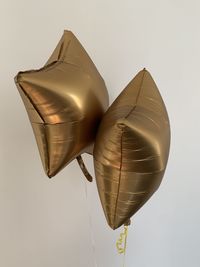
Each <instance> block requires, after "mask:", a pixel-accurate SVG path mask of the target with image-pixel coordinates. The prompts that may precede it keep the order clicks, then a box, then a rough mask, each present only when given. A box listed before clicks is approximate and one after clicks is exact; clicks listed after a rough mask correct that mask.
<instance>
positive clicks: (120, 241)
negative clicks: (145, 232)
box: [116, 225, 128, 255]
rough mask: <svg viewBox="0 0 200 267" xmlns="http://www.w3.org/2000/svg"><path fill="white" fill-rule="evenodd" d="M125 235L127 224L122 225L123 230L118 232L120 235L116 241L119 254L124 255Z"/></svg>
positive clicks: (126, 233) (126, 234)
mask: <svg viewBox="0 0 200 267" xmlns="http://www.w3.org/2000/svg"><path fill="white" fill-rule="evenodd" d="M127 236H128V226H127V225H124V231H123V232H122V233H121V234H120V237H119V239H118V240H117V242H116V247H117V251H118V253H119V254H124V255H125V253H126V244H127Z"/></svg>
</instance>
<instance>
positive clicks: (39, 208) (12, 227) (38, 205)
mask: <svg viewBox="0 0 200 267" xmlns="http://www.w3.org/2000/svg"><path fill="white" fill-rule="evenodd" d="M199 25H200V2H199V1H195V0H190V1H189V0H187V1H186V0H165V1H163V0H151V1H148V0H147V1H142V0H140V1H134V0H132V1H131V0H129V1H128V0H124V1H121V0H120V1H119V0H115V1H114V0H112V1H111V0H107V1H106V0H99V1H98V0H96V1H92V0H84V1H83V0H79V1H78V0H73V1H68V0H57V1H51V0H34V1H30V0H5V1H2V0H0V101H1V104H0V123H1V128H0V266H1V267H66V266H67V267H94V266H95V263H94V258H96V261H97V264H98V267H118V266H119V267H121V266H122V257H120V256H119V255H118V254H117V253H116V250H115V241H116V239H117V237H118V234H119V231H113V230H111V229H110V228H109V227H108V226H107V224H106V222H105V219H104V215H103V212H102V208H101V206H100V201H99V198H98V195H97V190H96V185H95V183H93V184H88V183H87V190H88V200H86V196H85V181H84V178H83V175H82V173H81V171H80V169H79V168H78V165H77V163H76V162H75V161H74V162H73V163H71V164H70V165H69V166H68V167H66V168H65V169H64V170H63V171H62V172H61V173H60V174H58V175H57V176H56V177H55V178H53V179H51V180H49V179H48V178H47V177H46V176H45V174H44V172H43V169H42V165H41V162H40V158H39V153H38V151H37V147H36V143H35V140H34V137H33V133H32V129H31V126H30V123H29V121H28V118H27V114H26V112H25V108H24V106H23V104H22V101H21V99H20V96H19V94H18V91H17V89H16V87H15V85H14V82H13V77H14V76H15V74H16V73H17V72H18V71H19V70H27V69H33V68H39V67H41V66H42V65H43V64H44V63H45V62H46V60H47V59H48V57H49V56H50V54H51V52H52V51H53V49H54V48H55V46H56V44H57V42H58V41H59V39H60V37H61V35H62V33H63V30H64V29H70V30H72V31H73V32H74V33H75V34H76V36H77V37H78V39H79V40H80V41H81V43H82V44H83V46H84V47H85V49H86V50H87V51H88V53H89V54H90V56H91V58H92V59H93V61H94V62H95V64H96V66H97V68H98V69H99V71H100V73H101V74H102V76H103V77H104V79H105V82H106V84H107V87H108V89H109V94H110V103H111V102H112V101H113V100H114V99H115V97H116V96H117V95H118V94H119V93H120V92H121V90H122V89H123V88H124V87H125V85H126V84H127V83H128V82H129V81H130V80H131V79H132V78H133V76H135V74H136V73H137V72H138V71H139V70H140V69H142V68H143V67H146V68H147V69H148V70H149V71H150V72H151V74H152V75H153V77H154V79H155V81H156V83H157V85H158V87H159V89H160V92H161V94H162V96H163V98H164V101H165V103H166V106H167V109H168V112H169V117H170V121H171V128H172V142H171V153H170V158H169V164H168V168H167V171H166V174H165V177H164V180H163V183H162V185H161V187H160V189H159V190H158V191H157V193H156V194H155V195H154V196H153V197H152V198H151V200H150V201H149V202H148V203H147V204H146V205H145V206H144V207H143V208H142V209H141V210H140V211H139V212H138V213H137V214H136V215H135V216H134V218H133V220H132V225H131V227H130V229H129V237H128V249H127V257H126V267H133V266H136V267H199V266H200V252H199V248H200V208H199V205H200V204H199V202H200V180H199V179H200V168H199V165H200V162H199V154H200V140H199V137H200V118H199V115H200V104H199V103H200V85H199V84H200V68H199V65H200V29H199ZM86 161H87V164H88V165H89V168H90V170H91V172H92V173H93V165H92V159H91V158H90V157H89V156H88V157H86ZM89 211H90V213H91V220H92V228H93V232H94V241H95V255H94V253H93V250H92V242H91V235H90V227H91V225H90V224H89V215H88V213H89ZM95 267H96V266H95Z"/></svg>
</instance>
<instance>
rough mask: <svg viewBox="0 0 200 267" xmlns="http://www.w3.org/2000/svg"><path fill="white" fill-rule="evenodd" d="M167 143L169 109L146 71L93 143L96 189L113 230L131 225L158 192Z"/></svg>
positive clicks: (105, 119)
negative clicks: (134, 215) (134, 217)
mask: <svg viewBox="0 0 200 267" xmlns="http://www.w3.org/2000/svg"><path fill="white" fill-rule="evenodd" d="M169 145H170V126H169V119H168V115H167V111H166V109H165V105H164V103H163V100H162V98H161V96H160V93H159V91H158V89H157V86H156V84H155V82H154V81H153V79H152V77H151V75H150V73H149V72H148V71H146V70H145V69H144V70H142V71H141V72H139V73H138V74H137V76H136V77H135V78H134V79H133V80H132V81H131V82H130V83H129V84H128V86H127V87H126V88H125V89H124V90H123V91H122V93H121V94H120V95H119V96H118V98H117V99H116V100H115V101H114V103H113V104H112V105H111V106H110V108H109V109H108V111H107V112H106V113H105V115H104V117H103V119H102V121H101V124H100V127H99V130H98V134H97V139H96V142H95V147H94V164H95V173H96V179H97V186H98V191H99V195H100V199H101V203H102V206H103V210H104V213H105V216H106V219H107V221H108V224H109V225H110V227H111V228H113V229H116V228H118V227H119V226H121V225H122V224H126V223H128V221H129V219H130V218H131V216H132V215H133V214H135V213H136V212H137V211H138V209H140V208H141V207H142V206H143V205H144V203H145V202H146V201H147V200H148V199H149V198H150V197H151V196H152V194H153V193H154V192H155V191H156V190H157V188H158V187H159V185H160V183H161V180H162V178H163V175H164V172H165V168H166V165H167V160H168V154H169Z"/></svg>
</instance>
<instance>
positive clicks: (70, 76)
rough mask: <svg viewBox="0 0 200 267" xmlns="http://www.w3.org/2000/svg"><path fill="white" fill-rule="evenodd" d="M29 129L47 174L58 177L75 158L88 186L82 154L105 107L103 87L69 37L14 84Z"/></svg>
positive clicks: (69, 34)
mask: <svg viewBox="0 0 200 267" xmlns="http://www.w3.org/2000/svg"><path fill="white" fill-rule="evenodd" d="M15 82H16V84H17V87H18V89H19V92H20V95H21V97H22V99H23V101H24V105H25V107H26V110H27V113H28V115H29V119H30V122H31V124H32V127H33V131H34V134H35V138H36V140H37V145H38V148H39V152H40V156H41V159H42V163H43V166H44V169H45V172H46V174H47V175H48V176H49V177H52V176H54V175H55V174H57V173H58V172H59V171H60V170H61V169H62V168H64V167H65V166H66V165H67V164H68V163H69V162H70V161H72V160H73V159H74V158H77V159H78V162H79V164H80V166H81V168H82V169H83V171H84V173H85V175H86V176H87V178H88V179H89V180H91V177H90V176H89V174H88V173H87V171H86V170H85V167H84V163H83V161H82V159H81V156H80V155H81V154H82V153H84V152H88V153H92V152H93V142H94V138H95V135H96V131H97V127H98V125H99V122H100V120H101V118H102V116H103V114H104V112H105V110H106V109H107V106H108V93H107V89H106V86H105V83H104V81H103V79H102V77H101V76H100V74H99V72H98V71H97V69H96V67H95V65H94V63H93V62H92V60H91V59H90V57H89V56H88V54H87V53H86V51H85V50H84V48H83V47H82V45H81V44H80V43H79V41H78V40H77V39H76V37H75V36H74V35H73V33H72V32H70V31H64V34H63V36H62V38H61V40H60V42H59V43H58V45H57V47H56V49H55V51H54V52H53V54H52V56H51V57H50V59H49V60H48V62H47V64H46V65H45V66H44V67H43V68H41V69H39V70H31V71H25V72H19V74H18V75H17V76H16V78H15Z"/></svg>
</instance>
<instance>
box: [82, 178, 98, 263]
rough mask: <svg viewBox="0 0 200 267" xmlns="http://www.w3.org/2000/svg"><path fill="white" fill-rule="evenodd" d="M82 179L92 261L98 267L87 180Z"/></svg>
mask: <svg viewBox="0 0 200 267" xmlns="http://www.w3.org/2000/svg"><path fill="white" fill-rule="evenodd" d="M84 181H85V197H86V202H87V210H88V220H89V228H90V239H91V243H92V254H93V261H94V266H95V267H98V265H97V261H96V249H95V239H94V231H93V224H92V216H91V207H90V205H89V203H88V191H87V180H86V179H84Z"/></svg>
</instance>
